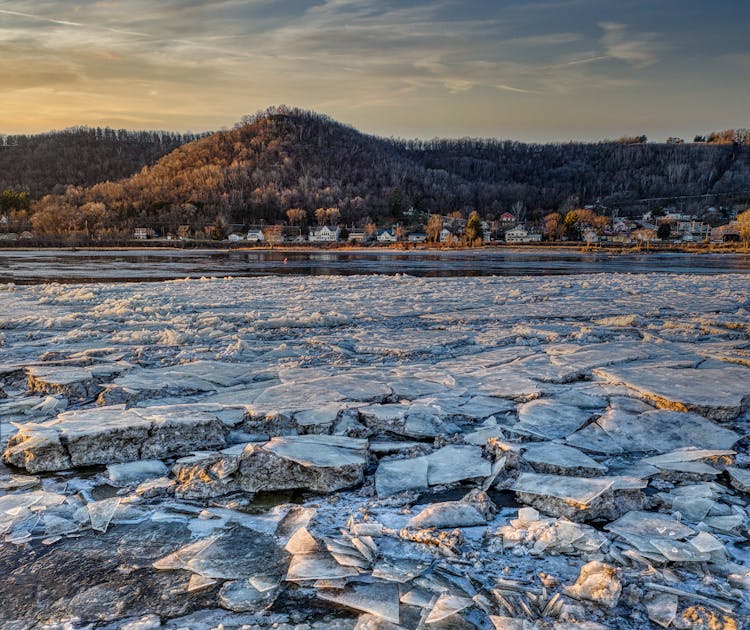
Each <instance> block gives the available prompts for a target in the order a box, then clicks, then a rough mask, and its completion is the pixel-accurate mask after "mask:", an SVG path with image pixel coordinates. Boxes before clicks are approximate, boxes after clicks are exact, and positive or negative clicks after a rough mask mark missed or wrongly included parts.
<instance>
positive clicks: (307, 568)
mask: <svg viewBox="0 0 750 630" xmlns="http://www.w3.org/2000/svg"><path fill="white" fill-rule="evenodd" d="M355 575H359V571H357V569H355V568H354V567H346V566H343V565H341V564H339V563H338V562H336V561H335V560H334V559H333V557H332V556H331V555H330V554H328V553H309V554H297V555H295V556H293V557H292V561H291V563H290V564H289V570H288V572H287V574H286V578H285V579H286V581H287V582H305V581H308V580H338V579H341V578H346V577H352V576H355Z"/></svg>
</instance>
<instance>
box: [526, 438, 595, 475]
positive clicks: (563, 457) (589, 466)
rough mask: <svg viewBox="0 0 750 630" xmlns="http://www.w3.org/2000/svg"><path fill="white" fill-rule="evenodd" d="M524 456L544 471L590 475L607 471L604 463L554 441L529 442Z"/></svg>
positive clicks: (536, 467)
mask: <svg viewBox="0 0 750 630" xmlns="http://www.w3.org/2000/svg"><path fill="white" fill-rule="evenodd" d="M523 458H524V460H526V461H527V462H528V463H529V464H531V466H532V467H533V468H534V470H536V471H538V472H542V473H553V474H561V475H573V476H578V477H589V476H595V475H600V474H602V473H605V472H606V471H607V467H606V466H605V465H604V464H600V463H599V462H597V461H596V460H595V459H593V458H591V457H589V456H588V455H586V454H584V453H582V452H581V451H579V450H578V449H575V448H573V447H571V446H565V445H564V444H556V443H554V442H541V443H535V444H529V445H528V446H527V447H526V449H525V451H524V453H523Z"/></svg>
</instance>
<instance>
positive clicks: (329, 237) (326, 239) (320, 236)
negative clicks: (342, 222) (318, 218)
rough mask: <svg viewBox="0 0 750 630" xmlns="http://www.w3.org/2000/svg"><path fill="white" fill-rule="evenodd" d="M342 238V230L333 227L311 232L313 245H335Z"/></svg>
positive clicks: (323, 227)
mask: <svg viewBox="0 0 750 630" xmlns="http://www.w3.org/2000/svg"><path fill="white" fill-rule="evenodd" d="M339 236H341V228H339V227H338V226H333V225H322V226H320V227H316V228H313V229H312V230H310V238H309V240H310V242H311V243H335V242H336V241H338V240H339Z"/></svg>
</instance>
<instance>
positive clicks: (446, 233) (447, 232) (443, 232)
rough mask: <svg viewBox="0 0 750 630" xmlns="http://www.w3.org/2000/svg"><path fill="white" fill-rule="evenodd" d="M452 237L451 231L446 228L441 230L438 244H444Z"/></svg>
mask: <svg viewBox="0 0 750 630" xmlns="http://www.w3.org/2000/svg"><path fill="white" fill-rule="evenodd" d="M452 236H453V234H452V233H451V231H450V230H449V229H448V228H443V229H442V230H440V242H441V243H445V242H446V241H448V239H450V238H451V237H452Z"/></svg>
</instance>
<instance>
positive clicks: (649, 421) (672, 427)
mask: <svg viewBox="0 0 750 630" xmlns="http://www.w3.org/2000/svg"><path fill="white" fill-rule="evenodd" d="M739 439H740V436H739V435H738V434H737V433H735V432H734V431H730V430H729V429H726V428H724V427H721V426H718V425H717V424H715V423H713V422H711V421H710V420H706V418H704V417H703V416H699V415H698V414H695V413H684V412H680V411H665V410H654V411H647V412H645V413H640V414H639V413H630V412H628V411H625V410H623V409H619V408H617V409H610V410H609V411H607V413H605V414H604V415H603V416H601V417H600V418H598V419H597V420H596V421H595V422H592V423H591V424H589V425H587V426H585V427H584V428H583V429H581V430H580V431H577V432H576V433H573V434H572V435H570V436H568V438H567V439H566V440H565V442H566V443H567V444H570V445H571V446H575V447H577V448H580V449H583V450H586V451H591V452H594V453H606V454H617V453H637V452H644V453H650V452H657V453H667V452H669V451H673V450H676V449H678V448H684V447H688V446H694V447H697V448H709V449H729V448H731V447H732V446H733V445H734V443H735V442H737V441H738V440H739Z"/></svg>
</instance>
